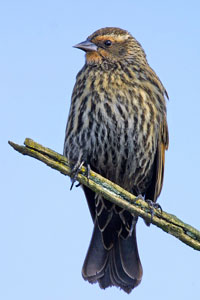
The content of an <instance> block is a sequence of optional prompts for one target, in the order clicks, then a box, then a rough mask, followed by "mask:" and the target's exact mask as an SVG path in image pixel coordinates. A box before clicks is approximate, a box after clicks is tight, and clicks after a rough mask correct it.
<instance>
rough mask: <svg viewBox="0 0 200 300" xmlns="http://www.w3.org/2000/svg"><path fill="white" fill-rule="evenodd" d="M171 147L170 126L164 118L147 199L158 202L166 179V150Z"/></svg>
mask: <svg viewBox="0 0 200 300" xmlns="http://www.w3.org/2000/svg"><path fill="white" fill-rule="evenodd" d="M168 146H169V135H168V126H167V121H166V118H164V120H163V122H162V124H161V127H160V135H159V139H158V143H157V150H156V155H155V160H154V166H153V168H154V169H153V177H152V181H151V184H150V186H149V188H148V190H147V192H146V193H145V197H146V199H150V200H153V201H154V202H156V200H157V198H158V196H159V195H160V192H161V189H162V185H163V177H164V167H165V150H167V149H168Z"/></svg>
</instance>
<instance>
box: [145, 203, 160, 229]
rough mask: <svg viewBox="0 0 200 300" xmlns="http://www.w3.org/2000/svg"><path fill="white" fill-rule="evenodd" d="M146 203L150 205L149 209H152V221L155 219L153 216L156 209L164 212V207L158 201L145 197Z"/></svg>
mask: <svg viewBox="0 0 200 300" xmlns="http://www.w3.org/2000/svg"><path fill="white" fill-rule="evenodd" d="M145 201H146V203H147V204H148V205H149V209H150V214H151V223H152V220H153V216H154V214H155V212H154V209H158V210H160V213H161V214H162V207H161V206H160V204H159V203H156V202H154V201H152V200H150V199H145Z"/></svg>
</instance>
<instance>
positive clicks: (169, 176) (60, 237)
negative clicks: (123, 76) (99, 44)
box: [0, 0, 200, 300]
mask: <svg viewBox="0 0 200 300" xmlns="http://www.w3.org/2000/svg"><path fill="white" fill-rule="evenodd" d="M199 12H200V3H199V1H197V0H196V1H193V0H191V1H172V0H170V1H158V0H157V1H147V0H146V1H144V0H140V1H139V0H137V1H133V0H132V1H131V0H129V1H127V0H124V1H116V0H115V1H113V0H111V1H105V0H102V1H98V2H97V1H89V0H85V1H75V0H74V1H66V0H65V1H64V0H63V1H61V0H57V1H47V0H44V1H38V0H35V1H33V0H30V1H20V0H19V1H9V0H7V1H2V2H1V4H0V40H1V42H0V66H1V68H0V82H1V89H0V99H1V100H0V101H1V110H0V122H1V125H0V130H1V141H2V142H1V157H0V159H1V173H0V177H1V178H0V182H1V209H0V240H1V247H0V299H2V300H12V299H15V300H18V299H20V300H27V299H28V300H33V299H34V300H35V299H37V300H57V299H59V300H65V299H75V300H80V299H105V300H106V299H109V300H110V299H115V300H118V299H128V298H127V297H129V298H131V299H137V300H144V299H148V300H160V299H162V300H165V299H167V300H168V299H176V298H177V299H182V300H186V299H189V298H191V297H192V298H194V299H197V298H198V297H199V285H200V274H199V270H200V253H199V252H197V251H195V250H193V249H192V248H190V247H188V246H186V245H184V244H183V243H181V242H180V241H178V240H176V239H175V238H174V237H172V236H170V235H168V234H166V233H164V232H162V231H161V230H160V229H158V228H157V227H154V226H151V227H150V228H148V227H146V226H145V224H144V222H143V221H142V220H140V221H139V223H138V226H137V239H138V246H139V252H140V257H141V261H142V264H143V269H144V276H143V281H142V283H141V285H140V286H139V287H138V288H136V289H135V290H134V291H133V292H132V294H131V295H129V296H127V295H126V294H124V293H123V292H121V291H120V290H118V289H116V288H111V289H107V290H106V291H103V290H100V288H99V287H98V285H90V284H88V283H87V282H85V281H84V280H83V279H82V276H81V268H82V264H83V261H84V257H85V254H86V251H87V247H88V245H89V241H90V237H91V232H92V222H91V219H90V215H89V211H88V208H87V204H86V201H85V199H84V196H83V193H82V191H81V189H80V188H79V189H76V188H74V189H73V191H72V192H70V191H69V187H70V180H69V178H67V177H64V176H63V175H61V174H59V173H58V172H56V171H54V170H52V169H50V168H48V167H46V166H45V165H43V164H42V163H40V162H38V161H36V160H34V159H32V158H28V157H24V156H22V155H20V154H18V153H17V152H15V151H13V150H12V149H11V148H10V147H9V146H8V144H7V141H8V140H12V141H14V142H17V143H20V144H22V143H23V141H24V139H25V138H26V137H30V138H32V139H34V140H35V141H37V142H39V143H41V144H43V145H44V146H47V147H50V148H52V149H54V150H56V151H58V152H60V153H62V148H63V140H64V133H65V124H66V120H67V116H68V110H69V105H70V97H71V92H72V88H73V85H74V82H75V76H76V74H77V72H78V71H79V70H80V68H81V67H82V65H83V63H84V54H83V52H81V51H79V50H77V49H74V48H72V46H73V45H74V44H76V43H78V42H81V41H83V40H84V39H85V38H86V37H87V36H88V35H90V34H91V33H92V32H93V31H95V30H97V29H99V28H101V27H105V26H118V27H121V28H124V29H127V30H128V31H130V32H131V33H132V34H133V36H134V37H135V38H136V39H138V40H139V41H140V43H141V44H142V45H143V47H144V49H145V51H146V53H147V58H148V61H149V63H150V65H151V66H152V68H153V69H154V70H155V71H156V73H157V74H158V76H159V77H160V79H161V80H162V82H163V84H164V86H165V87H166V89H167V91H168V94H169V98H170V100H169V101H168V103H167V107H168V124H169V132H170V148H169V151H168V153H167V155H166V172H165V181H164V187H163V191H162V194H161V196H160V198H159V203H160V204H161V206H162V208H163V209H164V210H166V211H168V212H170V213H173V214H175V215H177V216H178V217H180V218H181V219H183V220H184V221H185V222H187V223H189V224H191V225H193V226H195V227H197V228H200V217H199V215H200V201H199V186H200V184H199V181H200V174H199V169H200V159H199V148H200V124H199V122H200V96H199V86H200V73H199V70H200V17H199Z"/></svg>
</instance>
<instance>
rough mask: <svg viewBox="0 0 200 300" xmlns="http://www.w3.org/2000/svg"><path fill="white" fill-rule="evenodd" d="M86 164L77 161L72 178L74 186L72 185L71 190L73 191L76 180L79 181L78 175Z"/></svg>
mask: <svg viewBox="0 0 200 300" xmlns="http://www.w3.org/2000/svg"><path fill="white" fill-rule="evenodd" d="M83 164H84V160H83V161H81V162H80V161H77V163H76V164H75V165H74V167H73V168H72V171H71V178H72V184H71V187H70V190H72V188H73V186H74V183H75V182H76V179H77V176H78V173H79V172H80V170H81V168H82V166H83Z"/></svg>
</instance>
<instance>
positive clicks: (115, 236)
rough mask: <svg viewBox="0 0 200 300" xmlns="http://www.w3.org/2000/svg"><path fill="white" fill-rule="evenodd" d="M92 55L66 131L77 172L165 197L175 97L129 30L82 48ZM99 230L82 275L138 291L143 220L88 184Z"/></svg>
mask: <svg viewBox="0 0 200 300" xmlns="http://www.w3.org/2000/svg"><path fill="white" fill-rule="evenodd" d="M75 47H76V48H79V49H81V50H83V51H85V52H86V62H85V65H84V67H83V68H82V70H81V71H80V72H79V73H78V75H77V78H76V84H75V87H74V90H73V94H72V100H71V108H70V113H69V118H68V123H67V128H66V136H65V143H64V155H65V156H66V157H67V158H68V159H69V160H70V161H71V162H73V165H72V167H73V174H75V173H76V172H77V171H78V170H79V166H80V165H82V164H83V163H84V164H85V165H86V166H90V167H91V168H92V169H93V170H94V171H96V172H98V173H100V174H101V175H102V176H104V177H106V178H108V179H110V180H111V181H113V182H115V183H117V184H118V185H120V186H121V187H123V188H124V189H126V190H127V191H129V192H132V193H133V194H135V195H140V194H141V195H143V196H144V197H145V199H151V200H153V201H154V202H155V201H156V200H157V197H158V196H159V194H160V192H161V188H162V182H163V174H164V158H165V150H166V149H167V148H168V129H167V122H166V103H165V96H167V92H166V90H165V88H164V87H163V85H162V83H161V81H160V80H159V78H158V77H157V76H156V74H155V72H154V71H153V70H152V69H151V68H150V66H149V65H148V63H147V60H146V55H145V52H144V50H143V49H142V47H141V45H140V44H139V43H138V42H137V41H136V40H135V39H134V38H133V37H132V36H131V35H130V34H129V33H128V32H127V31H125V30H122V29H119V28H112V27H111V28H103V29H100V30H98V31H96V32H94V33H93V34H92V35H90V36H89V37H88V38H87V40H86V41H84V42H82V43H80V44H77V45H76V46H75ZM83 189H84V192H85V195H86V198H87V202H88V205H89V208H90V212H91V216H92V219H93V222H94V231H93V235H92V239H91V242H90V246H89V249H88V253H87V256H86V259H85V262H84V265H83V269H82V275H83V277H84V279H86V280H88V281H89V282H91V283H94V282H99V285H100V287H101V288H106V287H108V286H118V287H120V288H121V289H123V290H124V291H125V292H127V293H130V292H131V290H132V289H133V288H134V287H136V286H137V285H138V284H139V283H140V282H141V278H142V266H141V263H140V258H139V254H138V249H137V243H136V232H135V226H136V222H137V217H136V216H134V215H132V214H130V213H129V212H127V211H125V210H123V209H121V208H120V207H117V206H116V205H114V204H112V203H110V202H109V201H107V200H105V199H104V198H103V197H102V196H101V195H97V194H95V193H94V192H92V191H91V190H90V189H88V188H87V187H85V186H83Z"/></svg>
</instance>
